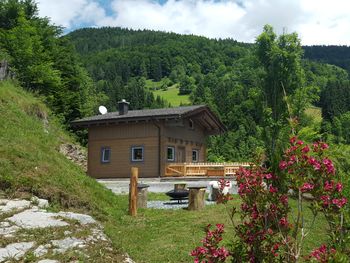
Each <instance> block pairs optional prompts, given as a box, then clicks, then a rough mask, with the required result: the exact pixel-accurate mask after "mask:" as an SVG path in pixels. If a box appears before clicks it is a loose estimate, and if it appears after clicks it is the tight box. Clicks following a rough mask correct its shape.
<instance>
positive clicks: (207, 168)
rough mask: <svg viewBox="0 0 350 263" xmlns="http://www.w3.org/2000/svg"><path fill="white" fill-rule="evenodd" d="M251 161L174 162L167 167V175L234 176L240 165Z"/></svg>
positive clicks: (244, 165) (248, 165) (243, 165)
mask: <svg viewBox="0 0 350 263" xmlns="http://www.w3.org/2000/svg"><path fill="white" fill-rule="evenodd" d="M250 166H251V163H172V164H168V165H167V166H166V167H165V177H181V176H208V177H210V176H234V175H235V174H236V171H237V170H238V169H239V167H250Z"/></svg>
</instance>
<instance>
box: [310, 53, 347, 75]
mask: <svg viewBox="0 0 350 263" xmlns="http://www.w3.org/2000/svg"><path fill="white" fill-rule="evenodd" d="M304 51H305V58H307V59H310V60H315V61H319V62H323V63H328V64H333V65H336V66H338V67H341V68H343V69H345V70H347V71H348V72H349V73H350V47H349V46H305V47H304Z"/></svg>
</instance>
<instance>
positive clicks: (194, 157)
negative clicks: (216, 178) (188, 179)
mask: <svg viewBox="0 0 350 263" xmlns="http://www.w3.org/2000/svg"><path fill="white" fill-rule="evenodd" d="M192 162H194V163H197V162H198V150H192Z"/></svg>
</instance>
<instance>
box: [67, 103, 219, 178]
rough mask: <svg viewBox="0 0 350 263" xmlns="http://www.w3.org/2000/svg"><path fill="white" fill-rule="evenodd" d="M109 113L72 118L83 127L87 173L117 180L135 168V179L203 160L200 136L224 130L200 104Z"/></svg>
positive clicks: (124, 108)
mask: <svg viewBox="0 0 350 263" xmlns="http://www.w3.org/2000/svg"><path fill="white" fill-rule="evenodd" d="M128 108H129V103H128V102H126V101H124V100H123V101H121V102H119V103H118V109H119V111H118V112H110V113H106V114H103V115H102V114H101V115H97V116H92V117H88V118H84V119H80V120H76V121H73V122H72V125H73V126H75V127H79V128H87V129H88V134H89V136H88V175H90V176H92V177H94V178H123V177H129V176H130V168H131V167H132V166H133V167H138V168H139V176H140V177H162V176H164V175H165V171H166V167H167V165H169V164H172V163H202V162H205V161H206V144H205V142H206V137H207V136H209V135H215V134H220V133H223V132H224V131H225V130H226V128H225V126H224V125H223V124H222V122H221V121H220V120H219V119H218V117H217V116H216V115H215V114H214V113H213V112H212V111H211V110H210V109H209V108H208V107H207V106H205V105H197V106H184V107H176V108H164V109H146V110H129V109H128Z"/></svg>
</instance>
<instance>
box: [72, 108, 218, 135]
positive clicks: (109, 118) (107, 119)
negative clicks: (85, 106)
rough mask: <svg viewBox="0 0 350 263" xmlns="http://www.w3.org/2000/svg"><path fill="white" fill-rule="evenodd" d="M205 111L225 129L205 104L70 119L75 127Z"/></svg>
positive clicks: (167, 117) (178, 115) (162, 117)
mask: <svg viewBox="0 0 350 263" xmlns="http://www.w3.org/2000/svg"><path fill="white" fill-rule="evenodd" d="M202 111H206V112H207V113H209V115H211V116H212V118H213V119H214V122H216V123H217V125H218V126H219V127H220V128H222V129H223V130H225V126H224V125H223V124H222V123H221V121H220V120H219V119H218V118H217V117H216V115H215V114H214V113H213V112H212V111H211V110H210V109H209V108H208V106H206V105H195V106H182V107H176V108H163V109H145V110H129V111H128V113H127V114H123V115H119V112H117V111H116V112H109V113H106V114H103V115H102V114H100V115H96V116H91V117H87V118H83V119H80V120H75V121H72V122H71V123H72V125H73V126H76V127H84V126H85V127H86V126H89V125H91V124H97V125H99V124H103V123H113V122H116V123H118V122H124V121H134V120H135V121H136V120H137V121H138V120H152V119H177V118H182V117H185V116H192V115H194V114H196V113H198V112H202Z"/></svg>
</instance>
